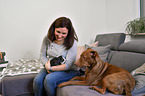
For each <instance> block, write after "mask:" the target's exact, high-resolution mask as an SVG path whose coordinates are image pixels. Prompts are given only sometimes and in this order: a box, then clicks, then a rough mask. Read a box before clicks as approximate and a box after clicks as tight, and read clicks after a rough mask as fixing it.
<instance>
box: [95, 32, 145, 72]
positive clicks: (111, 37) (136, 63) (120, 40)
mask: <svg viewBox="0 0 145 96" xmlns="http://www.w3.org/2000/svg"><path fill="white" fill-rule="evenodd" d="M125 36H126V35H125V34H124V33H112V34H101V35H97V36H96V39H95V41H98V46H105V45H111V46H112V47H111V50H110V53H109V55H108V58H107V59H108V60H107V62H108V63H110V64H113V65H116V66H119V67H122V68H124V69H126V70H128V71H129V72H132V71H133V70H135V69H136V68H138V67H140V66H141V65H142V64H144V63H145V40H134V41H130V42H125V43H124V40H125Z"/></svg>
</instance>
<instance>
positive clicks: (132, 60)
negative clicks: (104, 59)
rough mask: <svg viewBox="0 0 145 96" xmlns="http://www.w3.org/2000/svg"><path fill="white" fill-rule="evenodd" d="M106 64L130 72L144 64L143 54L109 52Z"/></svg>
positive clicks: (144, 55)
mask: <svg viewBox="0 0 145 96" xmlns="http://www.w3.org/2000/svg"><path fill="white" fill-rule="evenodd" d="M108 62H109V63H110V64H113V65H116V66H119V67H122V68H124V69H126V70H128V71H129V72H132V71H133V70H135V69H136V68H138V67H140V66H141V65H142V64H143V63H145V54H141V53H133V52H124V51H111V52H110V53H109V56H108Z"/></svg>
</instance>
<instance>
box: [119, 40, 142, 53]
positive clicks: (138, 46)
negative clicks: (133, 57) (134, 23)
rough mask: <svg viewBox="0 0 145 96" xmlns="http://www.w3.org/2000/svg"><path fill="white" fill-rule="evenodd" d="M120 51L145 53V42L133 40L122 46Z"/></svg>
mask: <svg viewBox="0 0 145 96" xmlns="http://www.w3.org/2000/svg"><path fill="white" fill-rule="evenodd" d="M119 50H121V51H130V52H138V53H145V40H133V41H130V42H126V43H123V44H121V45H120V47H119Z"/></svg>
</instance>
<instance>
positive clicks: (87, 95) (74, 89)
mask: <svg viewBox="0 0 145 96" xmlns="http://www.w3.org/2000/svg"><path fill="white" fill-rule="evenodd" d="M89 87H90V86H79V85H72V86H65V87H62V88H57V96H125V95H115V94H112V93H110V92H109V91H107V92H106V93H105V94H100V93H99V92H97V91H95V90H92V89H89ZM132 95H133V96H143V95H145V92H144V93H138V94H134V93H132Z"/></svg>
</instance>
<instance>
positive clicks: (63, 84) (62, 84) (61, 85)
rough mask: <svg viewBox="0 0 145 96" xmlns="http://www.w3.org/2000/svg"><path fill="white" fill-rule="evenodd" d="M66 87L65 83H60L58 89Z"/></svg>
mask: <svg viewBox="0 0 145 96" xmlns="http://www.w3.org/2000/svg"><path fill="white" fill-rule="evenodd" d="M64 86H66V85H65V83H64V82H63V83H60V84H59V85H57V87H60V88H61V87H64Z"/></svg>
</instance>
